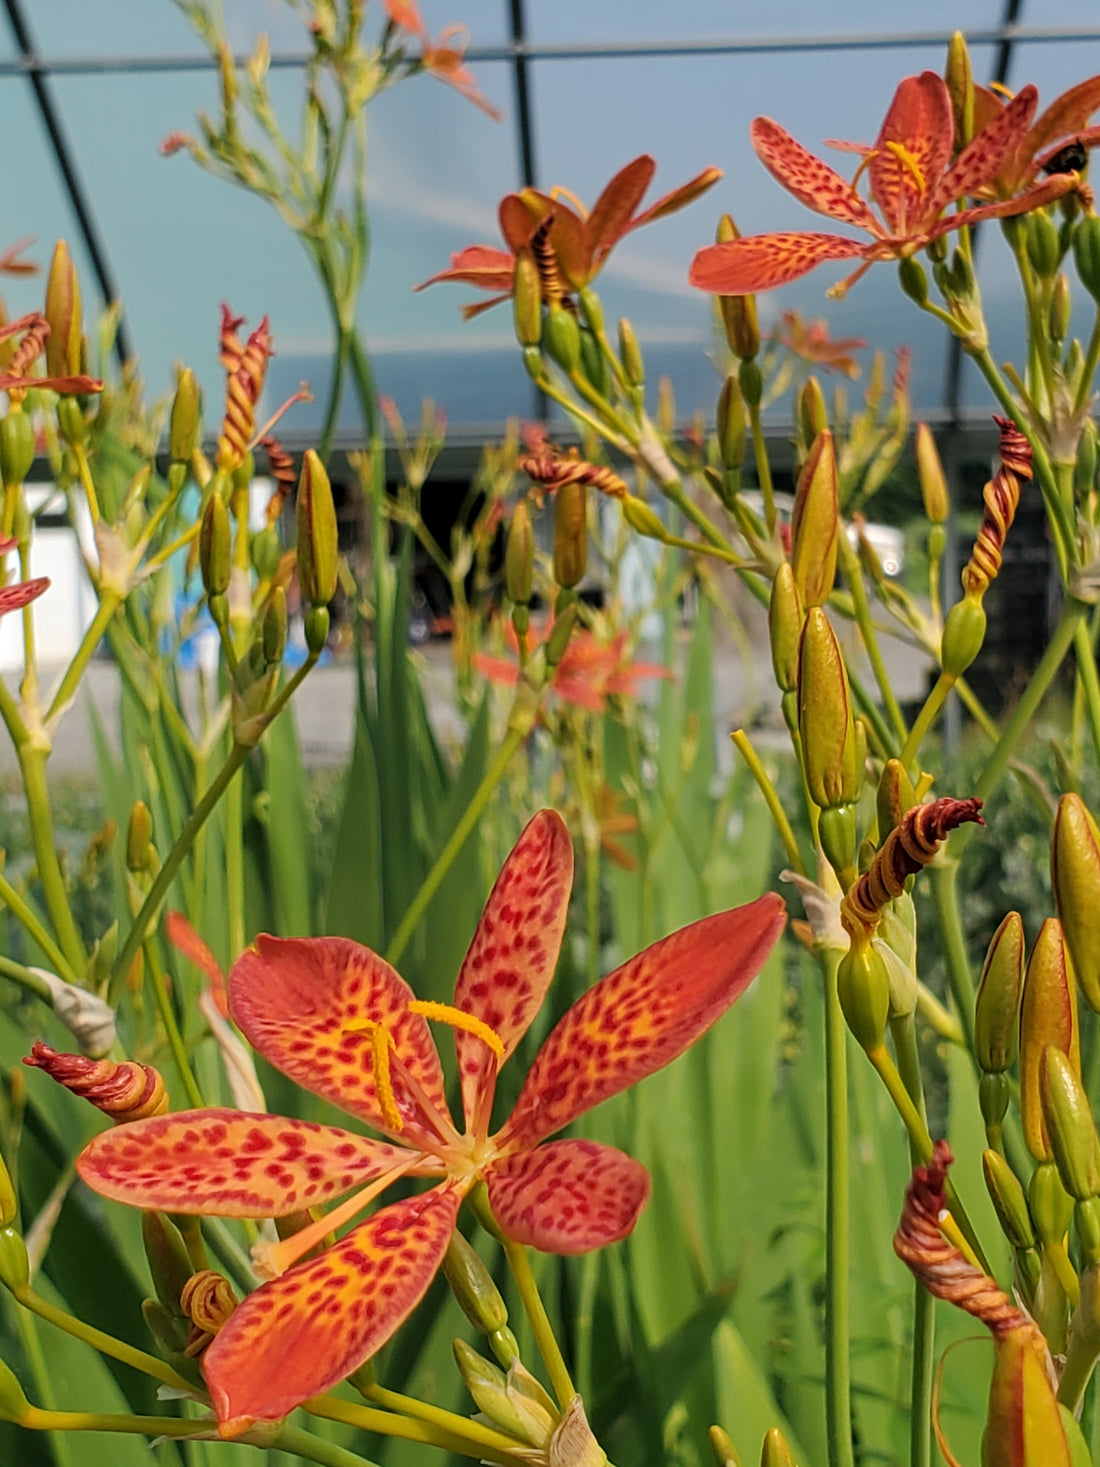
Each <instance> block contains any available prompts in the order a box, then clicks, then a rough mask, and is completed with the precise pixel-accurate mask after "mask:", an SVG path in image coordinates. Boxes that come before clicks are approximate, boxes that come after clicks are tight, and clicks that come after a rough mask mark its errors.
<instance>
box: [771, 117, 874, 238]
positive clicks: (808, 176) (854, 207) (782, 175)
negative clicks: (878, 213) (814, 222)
mask: <svg viewBox="0 0 1100 1467" xmlns="http://www.w3.org/2000/svg"><path fill="white" fill-rule="evenodd" d="M749 136H750V138H751V140H752V145H753V148H754V150H755V152H756V156H757V157H758V158H759V159H760V161H761V163H763V165H764V167H765V168H766V169H767V170H768V172H769V173H770V174H771V175H772V177H773V178H775V179H778V181H779V182H780V183H781V184H782V185H783V187H784V188H785V189H787V190H788V192H790V193H792V194H794V196H795V198H796V199H798V201H799V203H802V204H805V205H806V207H807V208H808V209H813V211H814V213H815V214H826V215H827V216H828V217H829V218H830V219H839V220H840V221H841V223H843V224H855V225H857V226H858V227H859V228H860V229H869V230H870V231H871V233H872V234H879V233H881V229H880V226H879V222H878V220H877V219H876V218H875V216H874V214H873V213H872V212H871V210H870V208H869V207H868V206H867V204H865V203H864V201H863V200H862V199H861V198H860V196H859V194H857V193H856V191H855V189H853V188H852V186H851V184H850V183H849V182H848V180H847V179H845V178H841V176H840V174H839V173H837V172H836V171H835V170H834V169H832V168H830V167H829V165H828V164H827V163H823V162H822V161H821V159H820V158H815V157H814V155H813V154H812V153H811V152H808V151H807V149H805V148H804V147H803V146H802V144H801V143H796V142H795V140H794V138H792V137H791V135H790V133H789V132H787V130H786V129H785V128H782V127H780V126H779V123H778V122H773V121H772V119H771V118H770V117H755V118H753V123H752V127H751V128H750V129H749ZM765 237H767V236H765Z"/></svg>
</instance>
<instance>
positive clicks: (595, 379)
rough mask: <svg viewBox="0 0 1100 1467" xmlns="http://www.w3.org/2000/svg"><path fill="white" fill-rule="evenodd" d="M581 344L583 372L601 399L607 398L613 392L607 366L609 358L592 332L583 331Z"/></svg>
mask: <svg viewBox="0 0 1100 1467" xmlns="http://www.w3.org/2000/svg"><path fill="white" fill-rule="evenodd" d="M580 343H581V371H582V372H583V373H584V375H585V377H586V378H587V379H588V382H589V384H590V386H592V387H593V388H594V389H595V390H596V391H597V392H598V393H599V394H600V396H601V397H606V396H607V395H608V393H609V392H610V391H611V373H610V371H609V369H608V366H607V358H606V357H605V356H604V354H603V352H602V350H601V349H600V344H599V342H598V341H597V340H596V338H595V337H594V336H593V335H592V333H591V331H582V332H581V334H580Z"/></svg>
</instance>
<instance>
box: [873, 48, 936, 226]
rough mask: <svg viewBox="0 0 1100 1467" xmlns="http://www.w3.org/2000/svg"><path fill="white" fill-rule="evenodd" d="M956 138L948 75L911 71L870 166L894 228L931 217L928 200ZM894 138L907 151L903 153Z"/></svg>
mask: <svg viewBox="0 0 1100 1467" xmlns="http://www.w3.org/2000/svg"><path fill="white" fill-rule="evenodd" d="M954 138H955V120H954V117H953V116H952V112H951V97H950V94H949V93H948V90H947V87H946V85H945V83H944V80H943V78H942V77H940V76H937V75H936V73H935V72H934V71H923V72H921V74H920V76H907V77H905V78H904V80H903V81H902V82H901V83H900V84H899V86H898V89H897V91H896V92H895V93H894V99H893V101H892V102H891V103H890V110H889V111H888V112H887V114H886V116H885V118H884V119H883V123H882V127H881V128H880V130H879V135H878V139H877V141H876V143H875V150H874V152H873V153H872V154H871V161H870V164H869V166H868V174H869V176H870V180H871V192H872V194H873V195H874V199H875V203H876V204H878V206H879V208H880V209H881V210H882V215H883V218H884V219H885V220H886V221H887V223H888V224H889V226H890V232H891V234H898V235H907V234H910V233H912V231H913V230H914V229H917V228H919V227H920V226H921V225H922V224H923V223H925V222H926V221H927V220H928V218H929V217H930V216H929V208H928V200H929V199H930V197H931V196H932V192H933V189H934V188H935V186H936V185H937V184H938V183H939V181H940V179H941V178H942V177H943V172H944V169H945V168H946V167H947V165H948V163H949V162H950V161H951V147H952V143H953V142H954ZM890 144H894V145H896V146H897V147H899V148H900V149H902V150H903V153H904V156H903V157H898V155H897V153H896V152H894V151H893V150H892V149H891V147H890ZM932 217H934V216H932Z"/></svg>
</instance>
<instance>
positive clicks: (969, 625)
mask: <svg viewBox="0 0 1100 1467" xmlns="http://www.w3.org/2000/svg"><path fill="white" fill-rule="evenodd" d="M984 641H985V608H984V607H983V606H982V603H981V602H980V601H979V600H978V598H977V597H976V596H972V595H968V596H964V597H963V598H962V600H961V601H956V602H955V604H954V606H952V608H951V610H950V611H949V612H948V613H947V620H946V621H945V622H944V624H943V638H942V640H941V642H940V666H941V667H942V668H943V670H944V672H945V673H947V675H948V676H949V677H961V676H962V675H963V673H964V672H965V671H966V669H967V668H968V667H969V666H970V664H971V663H972V662H973V661H974V659H975V657H977V655H978V653H979V652H980V651H981V650H982V643H983V642H984Z"/></svg>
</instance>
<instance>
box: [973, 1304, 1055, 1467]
mask: <svg viewBox="0 0 1100 1467" xmlns="http://www.w3.org/2000/svg"><path fill="white" fill-rule="evenodd" d="M993 1348H994V1360H993V1379H992V1381H991V1382H990V1386H989V1409H988V1412H987V1414H986V1422H985V1432H984V1434H983V1436H982V1467H1039V1464H1042V1467H1073V1464H1072V1458H1071V1456H1070V1450H1069V1444H1068V1442H1067V1440H1066V1433H1065V1429H1064V1427H1063V1426H1062V1416H1061V1411H1060V1409H1059V1406H1058V1398H1057V1396H1056V1395H1055V1393H1054V1387H1053V1385H1052V1384H1051V1382H1050V1376H1049V1374H1048V1371H1049V1356H1048V1354H1047V1348H1046V1345H1045V1344H1044V1343H1043V1342H1042V1338H1041V1336H1040V1335H1039V1332H1038V1330H1036V1328H1035V1326H1034V1325H1032V1324H1031V1323H1030V1322H1029V1323H1027V1324H1026V1325H1023V1326H1021V1327H1018V1328H1016V1329H1009V1330H1007V1331H1005V1332H1003V1333H1002V1334H1000V1335H994V1337H993Z"/></svg>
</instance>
